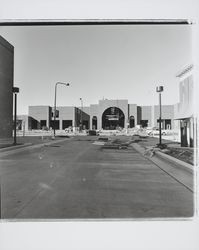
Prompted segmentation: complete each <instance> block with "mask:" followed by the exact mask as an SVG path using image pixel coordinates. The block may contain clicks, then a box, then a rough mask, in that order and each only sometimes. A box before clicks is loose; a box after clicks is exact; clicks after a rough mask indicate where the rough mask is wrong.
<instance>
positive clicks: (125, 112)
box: [21, 99, 174, 130]
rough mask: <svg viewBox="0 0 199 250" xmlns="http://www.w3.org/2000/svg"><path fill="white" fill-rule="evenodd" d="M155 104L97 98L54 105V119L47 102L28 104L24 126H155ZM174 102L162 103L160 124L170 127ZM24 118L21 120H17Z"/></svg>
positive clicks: (96, 127)
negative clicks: (78, 103) (85, 102)
mask: <svg viewBox="0 0 199 250" xmlns="http://www.w3.org/2000/svg"><path fill="white" fill-rule="evenodd" d="M158 119H159V106H137V105H136V104H129V103H128V100H108V99H104V100H99V103H98V104H91V105H90V106H88V107H83V108H82V109H81V108H80V107H79V108H77V107H57V108H56V120H55V121H54V110H53V108H52V107H50V106H30V107H29V113H28V119H27V118H26V123H27V122H28V125H25V128H26V129H27V128H28V129H41V128H42V127H48V128H50V127H51V128H54V126H55V129H57V130H64V129H66V128H68V127H80V125H81V124H83V128H85V129H98V130H101V129H105V130H115V129H123V128H125V129H127V128H134V127H136V126H137V125H139V126H141V127H158V124H159V120H158ZM173 119H174V105H163V106H162V128H163V129H173ZM22 122H24V121H22V120H21V123H22Z"/></svg>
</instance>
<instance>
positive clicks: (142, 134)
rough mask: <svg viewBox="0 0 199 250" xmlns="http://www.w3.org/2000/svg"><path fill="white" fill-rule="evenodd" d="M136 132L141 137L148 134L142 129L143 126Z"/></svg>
mask: <svg viewBox="0 0 199 250" xmlns="http://www.w3.org/2000/svg"><path fill="white" fill-rule="evenodd" d="M137 134H138V135H139V137H141V138H146V137H147V136H148V133H147V131H146V129H144V128H140V129H139V130H138V133H137Z"/></svg>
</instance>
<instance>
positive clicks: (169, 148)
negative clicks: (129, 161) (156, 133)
mask: <svg viewBox="0 0 199 250" xmlns="http://www.w3.org/2000/svg"><path fill="white" fill-rule="evenodd" d="M158 143H159V138H155V137H147V138H145V139H142V140H140V141H139V145H140V146H142V147H143V148H145V149H146V150H150V149H151V150H153V149H154V147H155V146H156V145H157V144H158ZM162 144H165V145H166V148H165V149H163V150H161V151H160V152H161V153H162V154H164V155H165V157H166V156H167V155H168V159H171V157H172V158H173V159H174V160H175V159H178V160H180V161H183V162H185V163H187V164H189V165H192V166H193V165H194V148H189V147H186V148H185V147H181V146H180V144H179V143H177V142H173V141H168V140H164V139H163V140H162ZM169 156H170V157H169Z"/></svg>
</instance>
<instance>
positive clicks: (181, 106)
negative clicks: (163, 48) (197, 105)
mask: <svg viewBox="0 0 199 250" xmlns="http://www.w3.org/2000/svg"><path fill="white" fill-rule="evenodd" d="M176 77H177V78H178V79H179V98H180V100H179V103H178V104H177V105H176V106H175V120H177V121H178V123H179V127H180V140H181V146H182V147H187V146H190V147H193V146H194V138H196V137H197V136H196V131H197V130H196V127H197V120H196V118H195V116H194V83H193V65H189V66H188V67H186V68H184V69H183V70H182V71H181V72H179V73H178V74H177V76H176Z"/></svg>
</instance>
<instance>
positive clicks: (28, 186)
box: [0, 136, 193, 219]
mask: <svg viewBox="0 0 199 250" xmlns="http://www.w3.org/2000/svg"><path fill="white" fill-rule="evenodd" d="M94 139H95V137H89V136H84V137H83V136H82V137H74V138H72V139H69V140H68V141H65V142H58V143H57V144H54V145H51V146H46V147H42V148H41V149H32V150H28V151H27V150H26V151H23V152H20V153H17V154H13V155H8V156H4V157H2V158H1V160H0V165H1V198H2V200H1V210H2V211H1V212H2V214H1V216H2V218H3V219H22V218H23V219H63V218H64V219H88V218H89V219H129V218H130V219H131V218H132V219H134V218H141V219H142V218H171V217H191V216H193V192H191V191H190V190H189V189H187V188H186V187H185V186H184V185H182V184H181V183H179V182H178V181H176V180H175V179H173V178H172V177H171V176H170V175H168V174H167V173H166V172H165V171H163V170H161V169H160V168H158V166H156V165H155V164H154V163H153V162H151V161H150V160H149V159H146V158H145V157H144V156H143V155H141V154H139V153H138V152H137V151H135V150H134V149H133V148H132V147H129V148H128V149H120V150H118V149H103V148H102V146H100V145H94V144H93V142H94Z"/></svg>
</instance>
